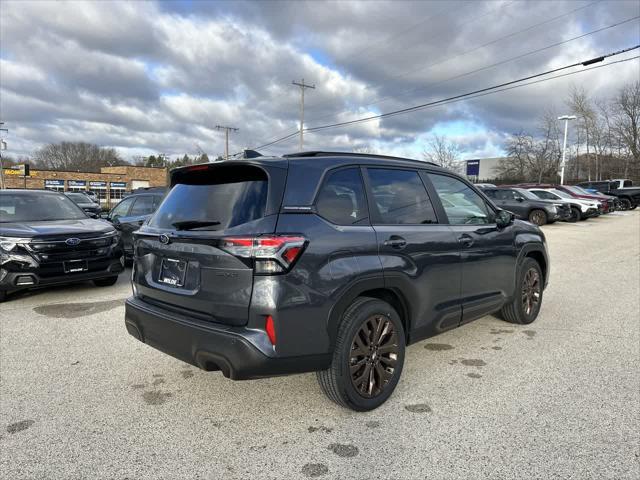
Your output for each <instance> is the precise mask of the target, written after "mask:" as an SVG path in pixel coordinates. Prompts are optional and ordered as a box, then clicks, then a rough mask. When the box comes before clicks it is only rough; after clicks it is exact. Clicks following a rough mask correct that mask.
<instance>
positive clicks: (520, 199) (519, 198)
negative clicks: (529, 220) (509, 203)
mask: <svg viewBox="0 0 640 480" xmlns="http://www.w3.org/2000/svg"><path fill="white" fill-rule="evenodd" d="M516 200H517V201H519V202H524V198H522V197H518V198H516Z"/></svg>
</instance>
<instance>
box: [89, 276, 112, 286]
mask: <svg viewBox="0 0 640 480" xmlns="http://www.w3.org/2000/svg"><path fill="white" fill-rule="evenodd" d="M117 281H118V276H117V275H114V276H113V277H107V278H98V279H96V280H94V281H93V284H94V285H95V286H96V287H110V286H111V285H115V284H116V282H117Z"/></svg>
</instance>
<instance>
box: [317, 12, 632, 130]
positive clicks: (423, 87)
mask: <svg viewBox="0 0 640 480" xmlns="http://www.w3.org/2000/svg"><path fill="white" fill-rule="evenodd" d="M600 1H602V0H597V1H595V2H591V3H589V4H587V5H583V6H582V7H578V8H575V9H573V10H571V11H569V12H566V13H563V14H561V15H557V16H555V17H552V18H549V19H547V20H544V21H542V22H540V23H536V24H535V25H531V26H529V27H526V28H524V29H522V30H518V31H516V32H512V33H510V34H508V35H504V36H502V37H500V38H496V39H494V40H491V41H489V42H486V43H484V44H482V45H479V46H477V47H474V48H472V49H470V50H467V51H465V52H460V53H458V54H456V55H454V56H452V57H446V58H445V57H443V58H441V59H440V60H438V61H436V62H433V63H430V64H427V65H423V66H420V67H418V68H415V69H412V70H408V71H406V72H403V73H401V74H398V75H394V76H392V77H389V79H394V78H396V79H397V78H402V77H406V76H407V75H410V74H412V73H416V72H419V71H422V70H426V69H429V68H431V67H434V66H436V65H440V64H443V63H447V62H449V61H451V60H454V59H455V58H458V57H462V56H465V55H468V54H470V53H473V52H476V51H478V50H481V49H483V48H485V47H488V46H489V45H492V44H494V43H498V42H500V41H502V40H506V39H507V38H511V37H514V36H516V35H520V34H522V33H525V32H528V31H530V30H533V29H534V28H537V27H540V26H542V25H546V24H548V23H551V22H554V21H556V20H558V19H560V18H562V17H565V16H568V15H571V14H573V13H575V12H577V11H579V10H583V9H585V8H587V7H590V6H593V5H595V4H596V3H599V2H600ZM637 18H638V17H634V18H631V19H627V20H625V21H623V22H621V23H615V24H613V25H608V26H606V27H603V28H601V29H597V30H593V31H591V32H587V33H585V34H582V35H579V36H577V37H573V38H569V39H567V40H563V41H561V42H557V43H553V44H551V45H547V46H545V47H542V48H539V49H536V50H532V51H529V52H525V53H524V54H520V55H517V56H515V57H511V58H508V59H505V60H502V61H500V62H498V63H494V64H491V65H487V66H485V67H481V68H478V69H475V70H471V71H469V72H466V73H462V74H459V75H456V76H453V77H449V78H446V79H444V80H439V81H438V82H434V83H430V84H428V85H426V86H421V87H416V88H411V89H408V90H404V91H402V92H399V93H396V94H393V95H387V96H384V97H378V98H376V99H375V100H373V101H371V102H369V103H367V104H365V105H364V107H370V106H372V105H377V104H379V103H383V102H385V101H387V100H391V99H395V98H398V97H401V96H404V95H406V94H408V93H413V92H415V91H417V90H423V89H425V88H426V87H432V86H435V85H440V84H442V83H445V82H449V81H451V80H457V79H458V78H462V77H464V76H467V75H472V74H474V73H477V72H480V71H482V70H487V69H490V68H493V67H496V66H499V65H503V64H505V63H508V62H512V61H514V60H519V59H521V58H523V57H526V56H529V55H533V54H535V53H540V52H541V51H544V50H548V49H550V48H553V47H557V46H559V45H563V44H565V43H569V42H572V41H574V40H578V39H580V38H583V37H586V36H588V35H593V34H595V33H599V32H601V31H603V30H607V29H609V28H614V27H617V26H619V25H622V24H623V23H627V22H630V21H632V20H635V19H637ZM347 112H348V110H343V111H342V112H340V113H347ZM329 116H333V114H332V115H324V116H322V117H317V118H315V119H313V120H312V121H315V120H321V119H323V118H327V117H329Z"/></svg>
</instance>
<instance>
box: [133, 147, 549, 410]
mask: <svg viewBox="0 0 640 480" xmlns="http://www.w3.org/2000/svg"><path fill="white" fill-rule="evenodd" d="M171 185H172V188H171V190H170V192H169V193H168V195H167V197H166V198H165V199H164V201H163V202H162V204H161V205H160V207H159V208H158V210H157V211H156V213H155V214H154V215H153V216H152V217H151V219H150V220H149V222H148V223H145V224H144V225H143V226H142V227H141V228H140V230H138V231H137V232H136V233H134V238H135V248H134V254H135V257H134V265H133V274H132V279H133V296H132V297H131V298H129V299H128V300H127V304H126V326H127V330H128V331H129V333H130V334H131V335H133V336H134V337H136V338H137V339H139V340H140V341H142V342H145V343H147V344H148V345H151V346H153V347H155V348H157V349H159V350H162V351H163V352H166V353H168V354H169V355H173V356H174V357H176V358H179V359H181V360H183V361H185V362H188V363H190V364H193V365H196V366H198V367H200V368H202V369H204V370H208V371H216V370H221V371H222V373H223V374H224V375H225V376H226V377H229V378H232V379H235V380H239V379H249V378H260V377H268V376H274V375H284V374H291V373H300V372H308V371H317V372H318V373H317V376H318V381H319V383H320V386H321V387H322V390H323V391H324V392H325V393H326V394H327V396H328V397H329V398H331V399H332V400H334V401H335V402H337V403H338V404H340V405H343V406H345V407H348V408H352V409H354V410H361V411H362V410H371V409H373V408H376V407H378V406H379V405H381V404H382V403H383V402H384V401H385V400H386V399H387V398H388V397H389V396H390V395H391V393H392V392H393V390H394V388H395V386H396V385H397V383H398V380H399V379H400V374H401V372H402V366H403V363H404V354H405V346H406V345H409V344H411V343H414V342H417V341H419V340H422V339H424V338H427V337H431V336H433V335H437V334H438V333H441V332H443V331H445V330H449V329H452V328H455V327H458V326H460V325H462V324H465V323H467V322H470V321H472V320H474V319H477V318H479V317H482V316H484V315H486V314H489V313H495V312H499V314H500V315H501V316H502V317H503V318H504V319H505V320H507V321H510V322H514V323H519V324H527V323H531V322H533V321H534V320H535V318H536V317H537V315H538V312H539V310H540V306H541V302H542V295H543V290H544V288H545V286H546V284H547V282H548V277H549V260H548V257H547V250H546V245H545V239H544V235H543V233H542V232H541V231H540V230H539V229H538V227H536V226H534V225H531V224H530V223H526V222H521V221H519V220H514V217H513V214H511V213H509V212H507V211H505V210H500V209H498V208H497V207H496V206H495V205H494V204H493V203H492V202H491V201H490V200H489V199H488V198H486V197H485V196H484V195H483V194H482V193H480V192H479V191H478V190H476V189H475V188H474V187H473V186H472V185H471V184H469V183H468V182H467V181H466V180H464V179H463V178H461V177H459V176H457V175H455V174H453V173H451V172H449V171H447V170H444V169H441V168H439V167H437V166H435V165H433V164H429V163H426V162H420V161H415V160H407V159H401V158H393V157H382V156H375V155H364V154H362V155H359V154H340V153H323V152H306V153H300V154H295V155H287V156H284V157H258V158H253V159H250V160H242V161H226V162H218V163H210V164H202V165H195V166H188V167H183V168H180V169H176V170H174V171H173V172H172V175H171Z"/></svg>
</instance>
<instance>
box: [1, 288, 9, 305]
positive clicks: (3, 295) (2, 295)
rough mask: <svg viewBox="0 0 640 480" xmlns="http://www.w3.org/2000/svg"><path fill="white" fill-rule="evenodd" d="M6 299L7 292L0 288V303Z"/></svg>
mask: <svg viewBox="0 0 640 480" xmlns="http://www.w3.org/2000/svg"><path fill="white" fill-rule="evenodd" d="M6 299H7V292H5V291H4V290H0V303H2V302H4V301H5V300H6Z"/></svg>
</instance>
